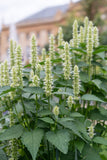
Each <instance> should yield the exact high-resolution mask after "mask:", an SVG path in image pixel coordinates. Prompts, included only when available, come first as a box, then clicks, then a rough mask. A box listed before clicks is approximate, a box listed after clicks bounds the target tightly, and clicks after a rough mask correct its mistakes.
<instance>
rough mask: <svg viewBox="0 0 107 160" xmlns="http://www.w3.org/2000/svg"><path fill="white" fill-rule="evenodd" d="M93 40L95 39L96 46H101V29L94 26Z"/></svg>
mask: <svg viewBox="0 0 107 160" xmlns="http://www.w3.org/2000/svg"><path fill="white" fill-rule="evenodd" d="M93 41H94V47H95V48H96V47H98V46H99V31H98V28H97V27H94V30H93Z"/></svg>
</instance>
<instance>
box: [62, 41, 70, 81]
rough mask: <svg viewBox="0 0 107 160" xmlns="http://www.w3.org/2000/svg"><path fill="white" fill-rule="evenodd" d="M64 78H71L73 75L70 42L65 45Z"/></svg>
mask: <svg viewBox="0 0 107 160" xmlns="http://www.w3.org/2000/svg"><path fill="white" fill-rule="evenodd" d="M63 70H64V78H65V79H69V78H70V75H71V58H70V52H69V44H68V42H66V43H65V45H64V69H63Z"/></svg>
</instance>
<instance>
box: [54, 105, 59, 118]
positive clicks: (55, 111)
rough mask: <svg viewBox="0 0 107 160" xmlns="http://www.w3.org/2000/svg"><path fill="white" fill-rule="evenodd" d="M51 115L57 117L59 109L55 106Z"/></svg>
mask: <svg viewBox="0 0 107 160" xmlns="http://www.w3.org/2000/svg"><path fill="white" fill-rule="evenodd" d="M53 114H54V115H55V116H56V117H58V115H59V107H58V106H55V107H54V108H53Z"/></svg>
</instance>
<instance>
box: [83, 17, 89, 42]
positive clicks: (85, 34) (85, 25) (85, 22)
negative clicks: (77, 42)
mask: <svg viewBox="0 0 107 160" xmlns="http://www.w3.org/2000/svg"><path fill="white" fill-rule="evenodd" d="M88 25H89V19H88V17H85V19H84V41H87V33H88Z"/></svg>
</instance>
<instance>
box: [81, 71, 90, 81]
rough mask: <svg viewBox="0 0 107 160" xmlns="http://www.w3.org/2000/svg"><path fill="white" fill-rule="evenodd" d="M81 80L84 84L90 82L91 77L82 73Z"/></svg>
mask: <svg viewBox="0 0 107 160" xmlns="http://www.w3.org/2000/svg"><path fill="white" fill-rule="evenodd" d="M80 80H81V81H82V82H84V83H87V82H89V76H88V74H87V73H85V72H80Z"/></svg>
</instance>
